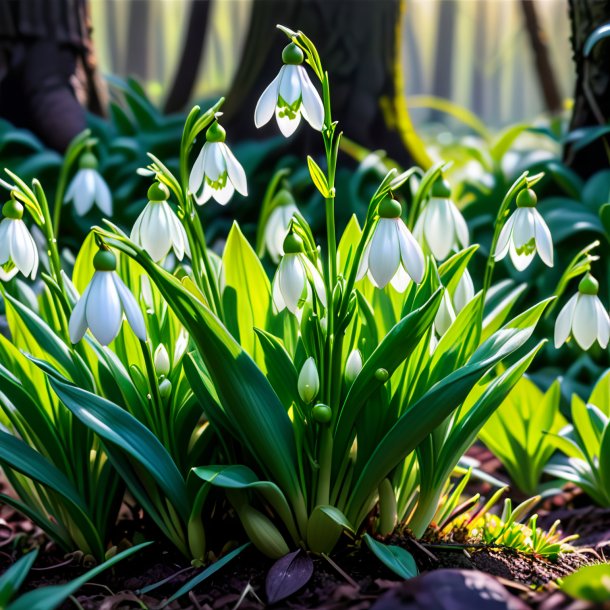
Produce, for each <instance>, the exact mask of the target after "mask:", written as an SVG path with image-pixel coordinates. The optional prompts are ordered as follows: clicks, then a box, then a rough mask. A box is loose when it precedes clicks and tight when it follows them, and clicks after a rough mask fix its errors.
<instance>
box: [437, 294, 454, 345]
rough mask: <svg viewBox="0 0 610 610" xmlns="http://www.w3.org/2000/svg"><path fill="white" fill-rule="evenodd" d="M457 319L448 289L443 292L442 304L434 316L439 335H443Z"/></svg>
mask: <svg viewBox="0 0 610 610" xmlns="http://www.w3.org/2000/svg"><path fill="white" fill-rule="evenodd" d="M454 320H455V311H454V309H453V305H452V304H451V299H450V298H449V293H448V292H447V290H445V292H444V293H443V298H442V300H441V304H440V306H439V308H438V311H437V312H436V316H435V318H434V328H435V329H436V332H437V333H438V334H439V336H441V337H442V336H443V335H444V334H445V333H446V332H447V331H448V330H449V327H450V326H451V325H452V324H453V322H454Z"/></svg>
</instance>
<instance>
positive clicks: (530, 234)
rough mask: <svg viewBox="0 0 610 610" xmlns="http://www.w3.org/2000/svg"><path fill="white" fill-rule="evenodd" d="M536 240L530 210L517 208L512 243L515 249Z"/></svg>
mask: <svg viewBox="0 0 610 610" xmlns="http://www.w3.org/2000/svg"><path fill="white" fill-rule="evenodd" d="M535 239H536V232H535V228H534V215H533V214H532V210H531V208H517V210H516V211H515V225H514V227H513V238H512V242H513V244H515V248H519V249H520V248H521V247H523V246H524V245H526V244H529V243H530V242H532V241H535Z"/></svg>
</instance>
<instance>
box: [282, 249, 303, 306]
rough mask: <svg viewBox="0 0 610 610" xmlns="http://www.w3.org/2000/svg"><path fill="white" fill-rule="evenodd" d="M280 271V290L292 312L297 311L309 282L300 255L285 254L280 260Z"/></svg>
mask: <svg viewBox="0 0 610 610" xmlns="http://www.w3.org/2000/svg"><path fill="white" fill-rule="evenodd" d="M278 273H279V274H280V277H279V281H280V290H281V291H282V296H283V297H284V302H285V303H286V307H288V309H289V310H290V311H291V312H292V313H296V311H297V309H298V307H299V301H300V300H301V297H302V295H303V291H304V289H305V285H306V283H307V278H306V276H305V270H304V268H303V265H302V263H301V261H300V260H299V258H298V255H296V254H287V255H286V256H284V258H283V259H282V260H281V262H280V266H279V269H278Z"/></svg>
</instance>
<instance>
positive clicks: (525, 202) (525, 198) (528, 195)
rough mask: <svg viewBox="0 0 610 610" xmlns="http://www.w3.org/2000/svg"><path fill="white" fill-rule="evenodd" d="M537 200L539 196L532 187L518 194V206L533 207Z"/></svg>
mask: <svg viewBox="0 0 610 610" xmlns="http://www.w3.org/2000/svg"><path fill="white" fill-rule="evenodd" d="M537 201H538V197H537V196H536V193H534V191H533V190H532V189H523V190H522V191H519V194H518V195H517V207H518V208H533V207H535V206H536V203H537Z"/></svg>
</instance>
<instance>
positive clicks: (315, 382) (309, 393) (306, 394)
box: [297, 357, 320, 404]
mask: <svg viewBox="0 0 610 610" xmlns="http://www.w3.org/2000/svg"><path fill="white" fill-rule="evenodd" d="M297 389H298V390H299V396H300V397H301V400H302V401H303V402H304V403H305V404H309V403H311V402H313V399H314V398H315V397H316V396H317V395H318V392H319V391H320V376H319V375H318V368H317V367H316V361H315V360H314V359H313V358H312V357H309V358H307V360H305V364H304V365H303V368H302V369H301V372H300V373H299V379H298V382H297Z"/></svg>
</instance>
